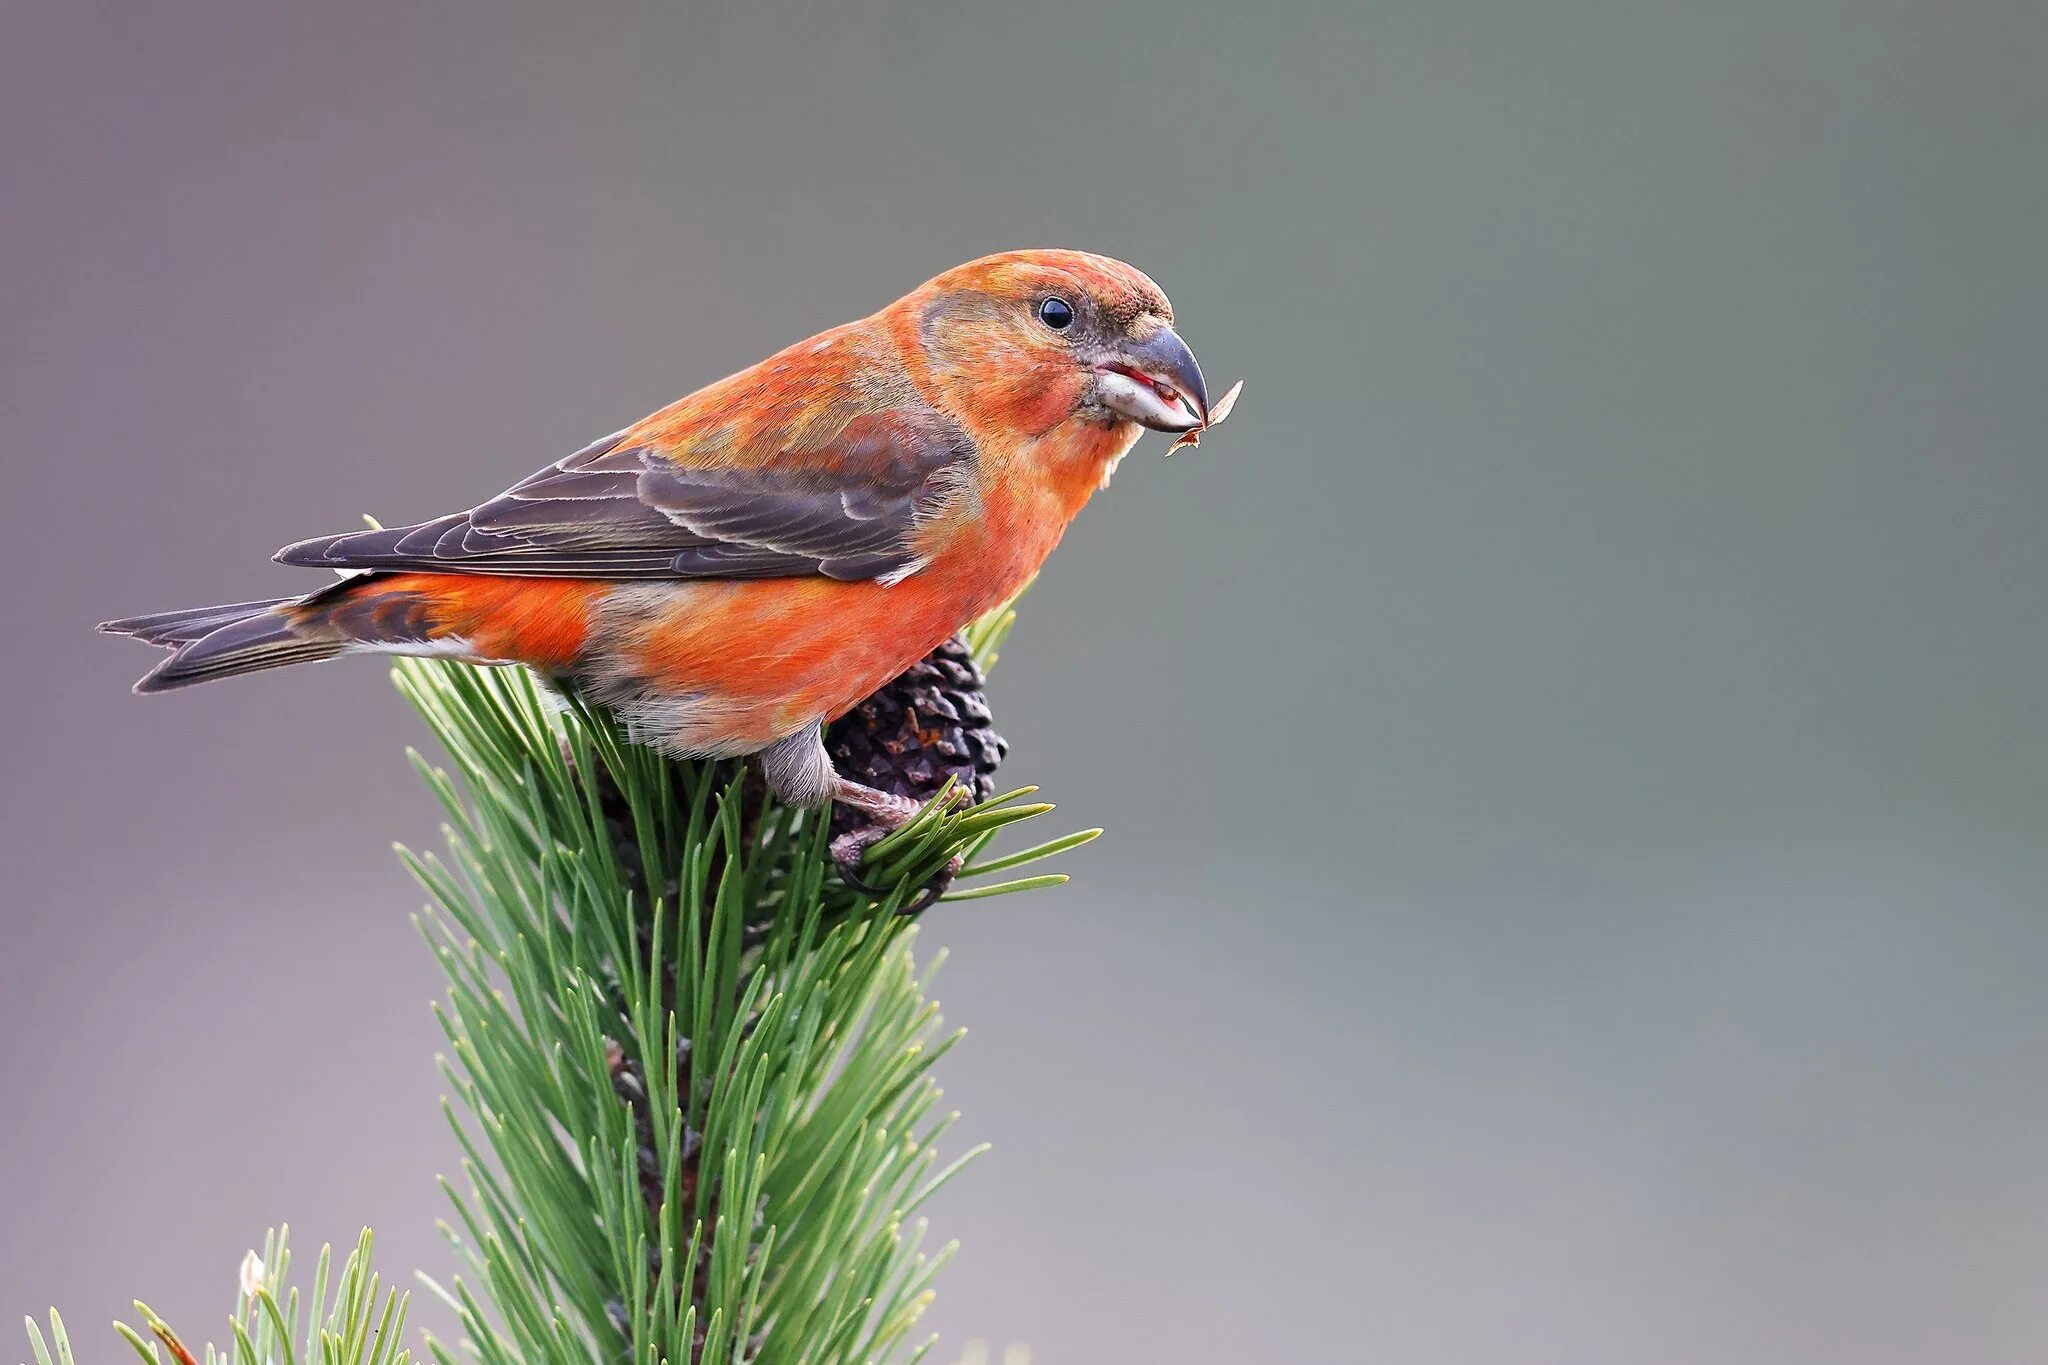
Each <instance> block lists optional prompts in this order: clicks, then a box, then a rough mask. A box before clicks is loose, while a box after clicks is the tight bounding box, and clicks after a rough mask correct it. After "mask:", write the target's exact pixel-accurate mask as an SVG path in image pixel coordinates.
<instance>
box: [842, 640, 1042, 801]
mask: <svg viewBox="0 0 2048 1365" xmlns="http://www.w3.org/2000/svg"><path fill="white" fill-rule="evenodd" d="M985 688H986V682H985V680H984V679H983V678H982V676H981V670H980V669H979V668H977V667H976V666H975V663H974V656H973V655H972V654H970V653H969V652H968V649H967V642H966V641H965V640H963V639H962V638H961V637H960V636H958V635H955V636H954V637H953V638H952V639H950V640H948V641H946V642H945V643H944V644H942V645H940V646H939V647H938V648H937V649H935V650H933V651H932V652H931V653H929V654H927V655H925V657H924V658H923V659H921V660H919V661H918V662H917V663H915V664H913V665H911V666H910V668H908V669H906V670H905V671H904V672H903V673H902V674H900V675H899V676H898V677H897V678H896V679H895V681H893V682H891V683H889V684H888V685H887V686H885V687H883V688H882V689H881V690H880V691H878V692H876V693H875V694H874V695H873V696H871V697H869V698H868V699H867V700H866V701H864V702H862V703H861V704H860V705H858V706H856V707H854V708H853V710H851V711H849V712H847V713H846V714H845V715H843V716H841V717H840V718H839V719H838V720H836V721H833V722H832V724H831V725H830V726H828V727H827V728H826V730H825V748H826V750H827V752H829V753H830V754H831V755H832V765H833V766H834V767H835V768H837V769H838V770H839V774H840V776H842V777H847V778H851V779H852V780H853V781H855V782H859V783H861V784H863V785H864V786H869V787H874V788H876V789H878V790H880V791H885V792H894V793H895V794H897V795H898V796H907V797H909V798H910V799H912V800H913V801H920V802H922V801H928V800H930V799H931V798H932V797H933V796H936V795H937V794H938V790H939V788H940V787H942V786H944V785H945V781H946V779H947V778H948V777H951V778H953V779H954V780H955V783H956V784H957V785H958V786H959V787H960V788H961V789H962V790H963V791H966V792H969V793H971V794H972V795H973V797H974V799H975V800H977V801H983V800H986V799H988V798H989V797H991V796H993V795H995V790H996V766H997V765H998V764H1000V763H1001V762H1002V761H1003V755H1004V754H1005V753H1007V752H1009V748H1010V746H1009V744H1008V743H1007V742H1006V741H1005V740H1004V739H1003V737H1002V736H1001V735H999V734H997V733H996V731H995V721H994V717H993V716H991V715H990V713H989V708H988V693H987V691H986V690H985ZM860 823H861V817H860V814H859V813H858V812H857V811H853V810H850V809H848V808H846V807H844V806H840V807H836V808H835V809H834V810H833V812H832V833H833V835H834V836H838V835H841V834H844V833H846V832H847V831H849V830H852V829H856V828H858V827H859V826H860Z"/></svg>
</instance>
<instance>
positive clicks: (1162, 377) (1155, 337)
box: [1095, 323, 1209, 431]
mask: <svg viewBox="0 0 2048 1365" xmlns="http://www.w3.org/2000/svg"><path fill="white" fill-rule="evenodd" d="M1095 372H1096V374H1097V376H1098V378H1097V380H1096V385H1097V388H1096V392H1097V395H1098V397H1099V398H1100V399H1101V402H1102V405H1103V406H1104V407H1106V408H1108V409H1109V410H1110V411H1111V412H1113V413H1115V414H1116V415H1117V416H1119V417H1125V418H1128V419H1130V420H1131V421H1133V422H1136V423H1138V424H1139V425H1141V426H1146V427H1150V428H1151V429H1152V430H1154V431H1193V430H1194V429H1195V428H1196V427H1199V426H1201V425H1202V424H1203V423H1204V422H1206V421H1207V420H1208V418H1209V388H1208V385H1206V384H1204V383H1203V382H1202V367H1201V366H1200V365H1199V364H1197V363H1196V361H1195V353H1194V352H1193V351H1190V350H1189V349H1188V344H1187V343H1186V342H1185V341H1182V340H1181V339H1180V335H1179V333H1177V332H1175V331H1174V330H1173V328H1171V327H1168V326H1167V325H1165V324H1164V323H1161V324H1160V326H1159V329H1158V330H1157V331H1155V332H1153V333H1152V334H1151V335H1150V336H1148V337H1146V338H1144V339H1143V340H1141V341H1130V342H1126V343H1124V344H1122V345H1120V346H1118V347H1117V348H1116V350H1115V351H1114V352H1113V353H1112V354H1111V355H1110V357H1109V358H1108V359H1107V360H1106V361H1104V362H1103V363H1102V364H1099V365H1097V366H1096V367H1095Z"/></svg>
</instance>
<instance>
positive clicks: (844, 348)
mask: <svg viewBox="0 0 2048 1365" xmlns="http://www.w3.org/2000/svg"><path fill="white" fill-rule="evenodd" d="M973 457H974V445H973V442H972V440H971V438H970V437H969V436H968V435H967V433H966V432H965V431H964V430H963V429H961V428H960V426H959V425H958V424H957V423H955V422H953V421H952V420H951V419H950V418H948V417H946V416H944V415H943V414H941V413H940V412H938V411H937V410H936V409H934V408H932V407H931V406H930V405H929V404H928V403H926V402H925V401H924V400H923V399H922V397H920V396H919V395H918V394H917V392H916V391H915V389H914V387H913V386H912V385H911V384H910V382H909V380H908V379H907V377H905V376H904V374H903V372H902V367H901V364H900V362H896V361H895V360H894V359H893V358H892V357H891V355H890V354H889V352H888V350H887V348H886V347H885V346H883V345H882V344H880V343H878V342H877V341H876V340H875V339H874V338H873V337H871V336H868V335H866V334H864V333H862V332H860V331H858V330H855V329H840V331H839V332H838V333H827V334H825V335H824V336H823V337H820V338H817V339H814V340H813V341H811V342H806V343H803V344H801V345H799V346H796V347H792V348H791V349H790V350H789V351H785V352H783V353H782V354H781V355H779V356H773V357H770V358H769V359H768V360H765V361H763V362H762V363H761V364H759V365H757V366H755V367H754V368H753V369H751V370H745V371H742V372H741V373H739V374H737V375H734V376H732V377H731V378H729V379H725V380H721V381H720V382H719V383H717V384H713V385H711V386H710V387H708V388H705V389H702V390H699V391H698V392H697V393H695V394H692V395H691V396H690V397H688V398H685V399H683V400H682V401H681V402H679V403H676V404H674V405H673V406H671V407H669V408H665V409H663V410H662V411H661V412H658V413H655V414H654V415H653V416H651V417H649V418H647V419H646V420H644V421H642V422H639V423H637V424H635V425H634V426H631V427H628V428H627V429H626V430H625V431H622V432H619V433H618V434H616V435H613V436H608V437H606V438H605V439H604V440H602V441H599V442H597V443H595V444H594V445H591V446H588V447H586V448H585V449H583V450H580V451H578V452H576V453H575V454H574V455H571V456H569V457H568V458H567V459H564V460H560V461H558V462H556V463H555V464H552V465H550V466H548V467H547V468H546V469H543V470H541V471H540V472H539V473H536V474H534V475H533V476H531V477H530V478H527V479H524V480H522V481H520V482H519V483H517V484H514V485H513V486H512V487H510V488H508V489H506V490H505V491H504V492H503V493H500V494H499V495H498V496H497V497H495V498H492V499H491V500H490V501H488V502H485V503H483V504H481V505H480V506H477V507H474V508H472V509H470V510H469V511H467V512H460V513H456V514H454V515H452V516H446V517H440V518H437V519H435V520H433V521H425V522H420V523H418V524H417V525H413V526H398V527H391V528H388V529H377V530H369V531H355V532H351V533H348V534H345V535H337V536H322V537H319V538H317V539H314V540H306V541H301V542H299V543H298V544H296V545H291V546H288V547H286V548H285V549H283V550H281V551H279V552H278V556H277V557H278V559H279V560H280V561H282V562H283V563H286V564H301V565H317V566H321V567H326V568H334V569H415V570H427V571H431V572H439V573H469V574H519V575H532V576H543V577H546V576H555V577H575V578H619V579H662V578H786V577H805V576H810V575H823V576H824V577H827V578H836V579H842V580H856V579H865V578H882V579H890V578H892V577H900V576H903V575H905V574H908V573H912V572H915V571H916V569H917V567H918V566H919V563H920V561H919V559H918V556H917V553H916V551H915V549H914V548H913V547H912V545H911V543H910V542H911V533H912V531H914V530H915V529H916V528H917V526H918V525H919V524H920V523H921V522H923V521H924V520H926V519H928V518H930V517H932V516H934V515H937V514H938V512H939V511H940V510H942V509H943V508H944V506H945V505H946V503H947V502H948V500H949V499H950V498H951V497H953V496H955V495H956V494H957V492H958V491H959V489H960V487H961V484H962V480H961V475H962V473H963V472H964V471H965V469H966V467H967V466H968V465H969V463H970V462H971V461H972V459H973Z"/></svg>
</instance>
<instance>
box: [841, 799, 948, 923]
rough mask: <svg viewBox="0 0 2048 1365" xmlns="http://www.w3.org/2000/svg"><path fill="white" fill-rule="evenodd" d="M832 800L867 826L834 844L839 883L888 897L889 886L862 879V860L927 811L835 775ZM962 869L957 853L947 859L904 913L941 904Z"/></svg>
mask: <svg viewBox="0 0 2048 1365" xmlns="http://www.w3.org/2000/svg"><path fill="white" fill-rule="evenodd" d="M963 796H965V793H964V792H960V791H957V790H956V791H955V792H954V793H953V797H952V800H953V803H954V804H958V800H959V798H961V797H963ZM832 800H833V801H834V802H836V803H837V804H839V805H842V806H850V807H852V808H853V809H854V810H856V811H859V812H860V814H861V815H862V816H863V817H865V820H864V823H863V824H861V825H860V826H859V827H858V828H856V829H850V830H848V831H847V832H846V833H844V834H842V835H840V836H839V837H838V838H836V839H834V840H833V841H832V861H833V863H834V864H836V865H837V866H838V868H839V878H840V880H841V881H843V882H845V883H846V884H847V885H848V886H851V887H852V888H853V889H854V890H856V891H861V892H865V893H866V894H867V895H870V896H885V895H887V894H888V888H887V887H880V886H873V885H870V884H869V883H868V882H867V881H865V880H863V879H862V877H861V875H860V871H861V860H862V859H863V858H865V857H866V856H867V851H868V850H869V849H870V848H872V847H873V846H874V845H875V844H877V843H879V842H880V841H881V840H882V839H884V838H886V837H887V836H888V835H889V834H891V833H893V832H894V831H896V830H899V829H902V828H903V827H904V826H905V825H907V824H909V823H910V822H911V820H913V819H915V818H916V816H917V813H918V812H919V811H920V810H922V809H924V808H923V807H922V806H920V805H918V803H917V802H915V801H913V800H911V799H910V798H909V797H907V796H898V795H896V794H895V793H894V792H885V791H877V790H876V789H875V788H873V787H865V786H862V785H861V784H860V783H858V782H855V781H853V780H852V779H851V778H845V777H841V776H839V775H838V774H836V773H835V774H833V777H832ZM960 867H961V858H960V855H959V854H957V853H956V854H954V855H953V856H952V857H951V858H949V859H947V861H946V865H945V866H944V867H942V868H940V869H939V870H938V872H937V873H936V874H934V875H933V877H932V879H931V880H930V881H928V882H926V883H925V886H924V890H922V891H920V892H919V893H918V896H917V899H916V900H914V901H912V902H911V903H910V904H908V905H906V906H904V907H903V910H902V913H903V914H906V915H918V914H922V913H924V911H926V910H928V909H930V908H931V907H932V906H933V905H935V904H936V903H937V902H938V899H939V897H941V896H943V895H945V894H946V890H947V888H948V887H950V886H952V885H953V879H954V878H955V877H957V876H959V875H960Z"/></svg>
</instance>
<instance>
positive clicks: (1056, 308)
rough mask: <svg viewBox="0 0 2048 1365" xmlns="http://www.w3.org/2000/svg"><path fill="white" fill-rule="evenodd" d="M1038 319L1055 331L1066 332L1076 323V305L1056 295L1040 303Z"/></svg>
mask: <svg viewBox="0 0 2048 1365" xmlns="http://www.w3.org/2000/svg"><path fill="white" fill-rule="evenodd" d="M1038 320H1039V321H1040V322H1042V323H1044V324H1045V325H1046V326H1048V327H1050V328H1052V329H1053V330H1054V331H1055V332H1064V331H1066V330H1067V328H1069V327H1071V326H1073V325H1074V305H1073V304H1071V303H1068V302H1067V301H1066V300H1065V299H1063V298H1060V297H1059V296H1058V295H1054V296H1053V297H1052V298H1049V299H1046V300H1045V301H1044V302H1043V303H1040V304H1039V305H1038Z"/></svg>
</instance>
